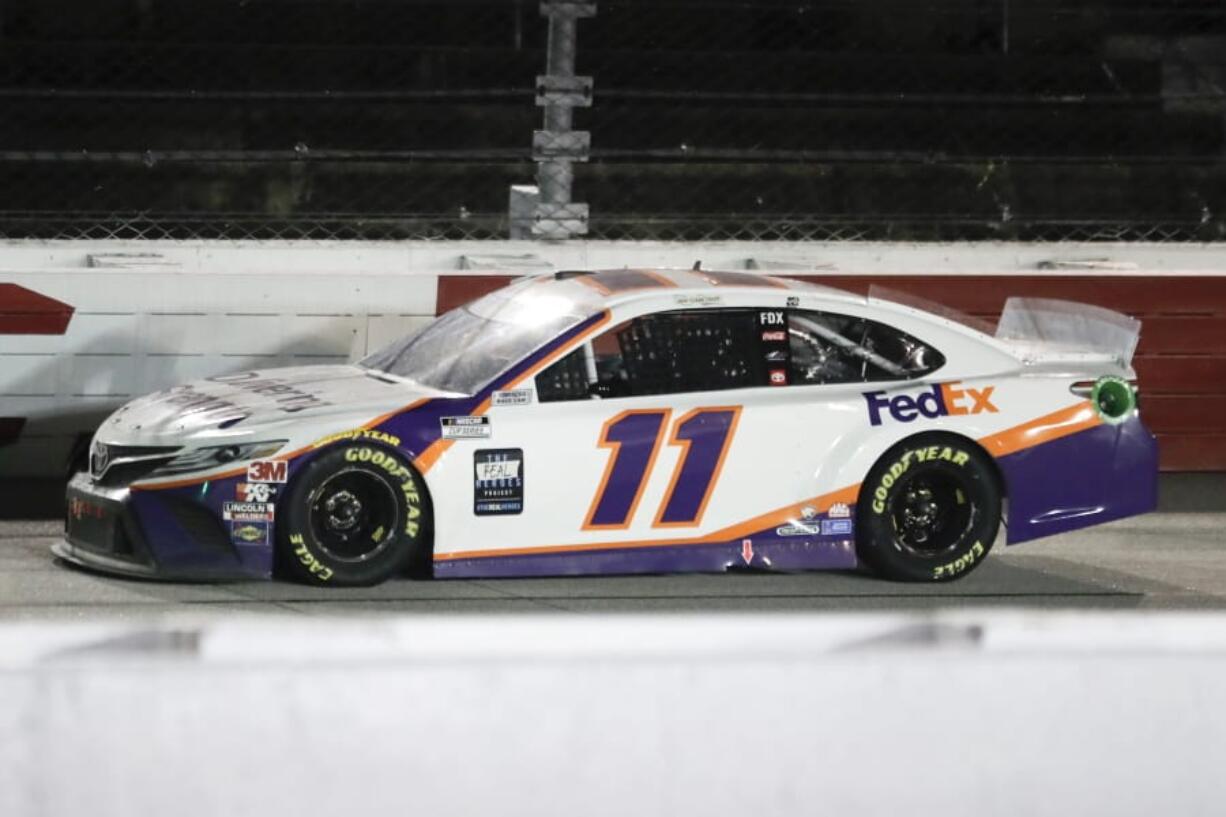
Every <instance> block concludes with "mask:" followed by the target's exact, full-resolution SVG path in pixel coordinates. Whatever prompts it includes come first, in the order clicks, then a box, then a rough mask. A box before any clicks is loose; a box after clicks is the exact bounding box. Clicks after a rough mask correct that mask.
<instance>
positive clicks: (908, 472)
mask: <svg viewBox="0 0 1226 817" xmlns="http://www.w3.org/2000/svg"><path fill="white" fill-rule="evenodd" d="M857 523H858V524H857V541H856V551H857V553H858V554H859V556H860V558H861V559H862V560H863V561H864V562H866V563H867V564H868V565H869V566H871V567H873V568H874V569H875V570H876V571H877V572H878V573H880V574H881V575H883V576H885V577H887V578H890V579H896V580H899V581H915V582H940V581H948V580H950V579H955V578H958V577H960V576H964V575H966V574H967V573H968V572H970V571H971V570H973V569H975V568H976V567H978V566H979V564H980V563H981V562H983V560H984V558H985V557H986V556H987V555H988V551H989V550H991V549H992V543H993V541H995V539H996V532H997V530H998V529H999V527H1000V488H999V486H998V484H997V479H996V473H995V471H994V469H993V467H992V463H991V461H990V460H989V459H988V457H987V455H986V454H984V453H983V452H982V451H981V450H980V449H979V448H978V447H976V446H974V445H972V444H970V443H969V441H967V440H965V439H963V438H961V437H957V436H955V435H951V434H922V435H919V436H916V437H912V438H910V439H907V440H903V441H902V442H901V443H899V444H898V445H896V446H894V448H892V449H890V450H889V451H887V452H886V454H885V455H884V456H883V457H882V458H881V459H880V460H878V462H877V464H876V465H874V466H873V469H872V470H871V471H870V472H869V475H868V478H867V479H866V480H865V481H864V485H863V487H862V488H861V489H860V501H859V507H858V509H857Z"/></svg>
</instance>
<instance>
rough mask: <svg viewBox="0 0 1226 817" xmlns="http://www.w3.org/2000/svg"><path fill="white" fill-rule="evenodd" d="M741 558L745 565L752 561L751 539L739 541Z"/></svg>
mask: <svg viewBox="0 0 1226 817" xmlns="http://www.w3.org/2000/svg"><path fill="white" fill-rule="evenodd" d="M741 558H742V559H744V560H745V564H749V563H750V562H752V561H753V540H752V539H742V540H741Z"/></svg>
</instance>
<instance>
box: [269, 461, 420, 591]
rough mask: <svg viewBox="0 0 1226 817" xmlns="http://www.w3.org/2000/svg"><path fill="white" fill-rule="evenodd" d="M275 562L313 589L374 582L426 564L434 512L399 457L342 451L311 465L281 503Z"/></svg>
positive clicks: (413, 473) (415, 477)
mask: <svg viewBox="0 0 1226 817" xmlns="http://www.w3.org/2000/svg"><path fill="white" fill-rule="evenodd" d="M279 505H280V509H281V524H279V525H278V526H277V529H278V535H277V548H278V557H279V559H278V561H279V563H280V568H281V570H282V572H283V573H284V574H285V575H287V576H289V577H291V578H294V579H297V580H299V581H302V582H306V583H308V584H325V585H340V586H354V585H369V584H377V583H379V582H382V581H384V580H385V579H388V578H390V577H392V576H394V575H396V574H398V573H401V572H403V571H404V570H405V569H406V568H407V567H408V566H409V565H410V564H411V563H414V562H420V561H421V560H422V551H423V550H424V549H425V541H426V536H425V534H426V530H427V527H428V525H427V523H428V521H429V510H428V504H427V502H426V496H425V486H424V484H423V483H422V479H421V475H420V474H418V473H417V472H416V471H415V470H414V469H413V466H412V465H410V464H409V463H408V462H407V461H406V460H405V459H404V458H403V457H402V456H401V455H400V454H398V453H396V452H393V451H390V450H388V449H385V448H382V447H380V446H375V445H344V446H339V447H337V448H334V449H332V450H330V451H327V452H326V453H324V454H322V455H320V456H319V457H317V458H316V459H315V460H314V461H312V462H310V463H309V464H307V465H306V466H305V467H304V468H303V469H302V471H301V472H300V473H299V474H298V475H297V476H296V477H295V479H294V482H293V484H292V485H291V486H290V488H289V491H288V492H287V493H286V494H285V496H284V497H283V498H282V500H281V502H280V503H279Z"/></svg>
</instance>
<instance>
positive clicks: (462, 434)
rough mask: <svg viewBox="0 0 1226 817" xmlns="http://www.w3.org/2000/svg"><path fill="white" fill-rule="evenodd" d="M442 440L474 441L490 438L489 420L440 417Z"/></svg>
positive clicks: (487, 418) (482, 417) (483, 418)
mask: <svg viewBox="0 0 1226 817" xmlns="http://www.w3.org/2000/svg"><path fill="white" fill-rule="evenodd" d="M439 423H440V424H441V426H442V436H443V439H444V440H476V439H481V438H483V437H488V436H490V431H491V429H490V418H489V417H485V416H481V417H440V418H439Z"/></svg>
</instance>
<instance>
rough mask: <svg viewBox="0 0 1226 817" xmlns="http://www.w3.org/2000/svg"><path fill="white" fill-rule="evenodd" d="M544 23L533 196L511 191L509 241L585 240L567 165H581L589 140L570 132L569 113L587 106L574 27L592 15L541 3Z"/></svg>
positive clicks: (558, 2) (567, 3)
mask: <svg viewBox="0 0 1226 817" xmlns="http://www.w3.org/2000/svg"><path fill="white" fill-rule="evenodd" d="M541 14H542V15H543V16H544V17H546V18H547V19H548V20H549V41H548V46H547V53H546V58H545V59H546V62H545V74H544V75H543V76H538V77H537V78H536V104H537V105H538V106H539V107H542V108H544V109H545V117H544V128H543V129H542V130H538V131H535V132H534V133H533V134H532V160H533V161H535V162H536V163H537V171H536V181H537V185H536V188H535V190H533V189H532V188H529V187H525V186H521V185H517V186H514V187H512V188H511V213H510V221H511V237H512V238H529V237H531V238H549V239H566V238H573V237H575V236H579V235H586V234H587V228H588V206H587V205H586V204H582V203H579V202H573V201H571V189H572V186H573V184H574V180H575V172H574V168H573V164H574V163H575V162H586V161H587V159H588V153H589V151H590V149H591V143H592V139H591V134H590V133H588V132H587V131H577V130H572V129H571V125H572V124H573V122H574V109H575V108H586V107H589V106H590V105H591V104H592V78H591V77H583V76H576V75H575V53H576V49H577V47H578V45H577V43H578V36H577V35H578V21H579V18H581V17H592V16H593V15H595V14H596V3H595V2H594V1H593V0H542V2H541Z"/></svg>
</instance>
